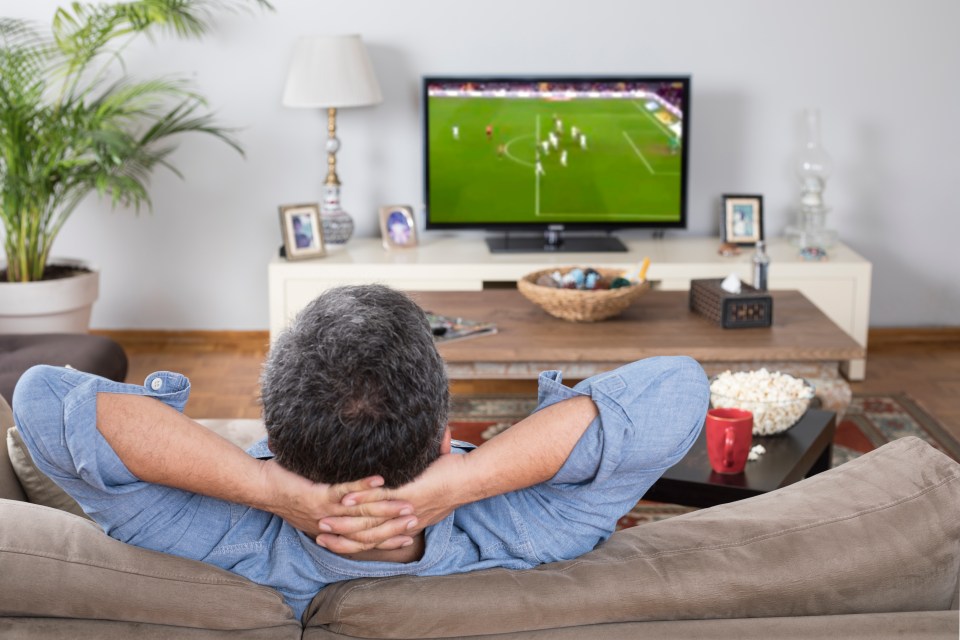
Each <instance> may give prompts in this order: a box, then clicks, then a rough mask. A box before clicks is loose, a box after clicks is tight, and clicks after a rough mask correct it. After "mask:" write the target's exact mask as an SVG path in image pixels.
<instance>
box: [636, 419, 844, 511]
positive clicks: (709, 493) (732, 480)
mask: <svg viewBox="0 0 960 640" xmlns="http://www.w3.org/2000/svg"><path fill="white" fill-rule="evenodd" d="M836 430H837V417H836V414H835V413H833V412H832V411H822V410H819V409H811V410H809V411H807V412H806V413H805V414H804V416H803V417H802V418H801V419H800V422H798V423H797V424H795V425H794V426H793V427H792V428H791V429H790V430H789V431H787V432H786V433H783V434H780V435H776V436H764V437H755V438H754V439H753V442H754V444H762V445H763V446H764V447H765V448H766V450H767V451H766V453H764V454H763V456H761V457H760V459H759V460H756V461H753V462H747V468H746V469H745V470H744V472H743V473H738V474H735V475H725V474H721V473H716V472H715V471H713V469H711V468H710V461H709V459H708V458H707V436H706V433H705V432H701V433H700V437H699V438H698V439H697V441H696V442H695V443H694V444H693V446H692V447H691V448H690V451H689V452H688V453H687V455H686V456H684V458H683V459H682V460H681V461H680V462H678V463H677V464H675V465H674V466H672V467H670V468H669V469H667V472H666V473H665V474H663V476H662V477H661V478H660V479H659V480H657V482H656V483H654V485H653V486H652V487H650V490H649V491H647V493H646V495H644V496H643V499H644V500H654V501H657V502H670V503H674V504H683V505H687V506H690V507H712V506H715V505H718V504H723V503H726V502H733V501H735V500H742V499H744V498H750V497H752V496H757V495H760V494H763V493H767V492H770V491H773V490H774V489H779V488H780V487H784V486H786V485H788V484H793V483H794V482H797V481H798V480H802V479H803V478H806V477H809V476H812V475H814V474H817V473H820V472H821V471H826V470H827V469H829V468H830V457H831V455H832V453H833V437H834V434H835V433H836Z"/></svg>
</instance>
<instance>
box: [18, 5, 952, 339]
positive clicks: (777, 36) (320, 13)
mask: <svg viewBox="0 0 960 640" xmlns="http://www.w3.org/2000/svg"><path fill="white" fill-rule="evenodd" d="M64 2H65V0H59V1H58V0H30V1H29V2H27V1H25V0H2V2H0V15H5V16H17V17H26V18H30V19H33V20H36V21H38V22H40V23H42V24H48V23H49V20H50V18H51V16H52V14H53V11H54V10H55V8H56V7H57V6H58V5H60V4H63V3H64ZM276 5H277V11H276V12H275V13H260V12H258V11H255V12H253V13H252V14H249V15H247V14H238V15H226V16H225V17H224V18H223V19H221V20H219V21H218V28H217V29H216V32H215V33H213V34H211V36H210V37H208V38H206V39H204V40H203V41H201V42H180V41H173V40H166V39H165V40H162V41H159V42H157V43H155V44H150V43H142V44H141V45H139V46H136V47H134V48H133V49H132V50H131V51H130V52H129V53H130V55H129V56H128V58H127V60H128V66H129V69H130V71H131V72H132V73H134V74H136V75H138V76H144V75H147V74H156V73H186V74H188V75H190V76H192V77H193V78H194V79H195V81H196V82H197V84H198V86H199V87H200V89H201V91H202V92H203V93H204V94H205V95H206V96H207V97H208V98H209V100H210V102H211V104H212V105H213V106H214V107H215V108H216V110H217V111H218V113H219V114H220V117H221V120H222V122H224V123H229V124H232V125H236V126H238V127H242V128H243V131H242V132H241V133H240V135H239V137H240V139H241V140H242V142H243V143H244V145H245V146H246V150H247V157H246V159H245V160H244V159H241V158H240V157H239V156H237V155H236V154H235V153H233V152H232V151H231V150H229V149H228V148H227V147H226V146H224V145H222V144H219V143H217V142H216V141H214V140H212V139H210V140H208V139H203V138H197V137H194V138H192V139H185V140H184V141H183V143H182V144H181V146H180V148H179V150H178V151H177V153H176V154H175V156H174V157H173V161H174V163H175V164H176V165H177V166H178V167H179V168H180V169H181V171H182V172H183V173H184V174H185V175H186V177H187V179H186V181H181V180H179V179H178V178H176V177H175V176H172V175H170V174H168V173H163V172H158V173H157V174H156V175H155V177H154V180H153V190H152V192H153V198H154V205H155V207H154V211H153V213H141V214H140V215H139V216H136V215H134V214H133V213H132V212H127V211H111V210H110V207H109V204H107V203H103V202H99V201H96V200H95V199H90V200H88V201H87V202H85V203H84V204H83V205H82V206H81V208H80V209H79V210H78V212H77V213H76V215H75V216H74V218H72V219H71V221H70V222H69V223H68V224H67V225H66V227H65V228H64V230H63V233H62V235H61V237H60V239H59V241H58V243H57V245H56V249H55V254H58V255H64V256H76V257H82V258H86V259H89V260H92V261H94V262H95V263H97V264H99V265H100V266H101V267H102V268H103V276H102V277H103V281H102V290H101V297H100V301H99V302H98V304H97V306H96V307H95V311H94V318H93V324H94V326H95V327H97V328H161V329H240V330H243V329H265V328H266V327H267V282H266V263H267V261H268V260H269V258H270V256H271V255H272V254H273V253H274V252H275V251H276V249H277V246H278V244H279V242H280V236H279V225H278V221H277V205H278V204H281V203H294V202H303V201H308V202H309V201H313V202H316V201H317V200H318V199H319V187H320V183H321V180H322V176H323V172H324V166H325V165H324V162H325V158H324V156H323V154H322V153H321V148H322V144H323V140H324V137H325V119H324V116H323V114H321V113H320V112H313V111H311V110H298V109H288V108H285V107H283V106H281V104H280V96H281V91H282V87H283V83H284V80H285V76H286V69H287V63H288V61H289V57H290V54H291V51H292V47H293V43H294V41H295V40H296V38H297V37H298V36H300V35H306V34H335V33H360V34H362V35H363V37H364V40H365V41H366V43H367V45H368V48H369V49H370V52H371V56H372V58H373V63H374V67H375V69H376V72H377V74H378V76H379V78H380V82H381V85H382V88H383V92H384V97H385V100H384V102H383V104H381V105H379V106H376V107H371V108H366V109H357V110H348V111H347V110H345V111H342V112H341V114H340V118H339V133H340V137H341V139H342V140H343V150H342V151H341V152H340V154H339V155H338V169H339V174H340V177H341V179H342V181H343V183H344V191H343V201H344V206H345V208H346V209H347V210H348V211H349V212H351V214H352V215H353V216H354V217H355V219H356V221H357V227H358V230H357V233H358V235H362V236H373V235H377V234H378V230H377V222H376V210H377V207H378V206H379V205H381V204H384V203H388V202H406V203H412V204H416V203H420V202H421V201H422V195H421V151H420V138H419V136H420V121H419V104H418V82H419V77H420V75H421V74H428V73H433V74H439V73H446V74H469V73H491V74H496V73H510V74H513V73H518V74H522V73H544V72H546V73H556V74H562V73H628V72H636V73H647V72H650V73H690V74H692V76H693V98H692V105H691V112H692V120H691V122H692V132H691V138H690V149H691V153H692V172H691V181H690V209H689V219H690V223H689V230H688V231H686V232H683V233H688V234H692V235H715V234H716V229H717V214H716V201H717V199H718V197H719V195H720V194H721V193H724V192H747V193H762V194H764V196H765V204H766V207H767V233H768V235H776V234H779V233H780V232H781V231H782V229H783V228H784V227H785V226H786V225H787V224H790V223H792V222H793V216H794V214H793V210H792V207H793V203H794V202H795V201H796V197H797V189H796V184H795V180H794V178H793V177H792V176H791V173H790V169H789V163H790V157H791V154H792V153H793V152H794V150H795V149H796V137H795V123H796V120H797V118H798V115H799V113H800V111H801V109H802V108H804V107H807V106H816V107H819V108H820V109H821V111H822V117H823V139H824V144H825V146H826V148H827V149H828V150H829V151H830V152H831V154H832V155H833V157H834V160H835V164H836V171H835V175H834V177H833V178H832V179H831V180H830V182H829V183H828V189H827V192H826V196H827V200H828V203H829V204H831V205H833V207H834V212H833V213H832V214H831V219H830V223H831V226H834V227H835V228H837V229H839V231H840V233H841V238H842V239H843V240H844V241H845V242H846V243H847V244H849V245H851V246H852V247H853V248H854V249H856V250H857V251H858V252H860V253H861V254H863V255H864V256H865V257H866V258H868V259H869V260H871V261H872V262H873V263H874V286H873V302H872V309H871V312H872V317H871V324H872V325H874V326H911V325H944V324H945V325H960V284H958V282H960V278H958V276H957V273H956V272H957V271H958V267H960V259H958V258H957V254H958V252H960V251H958V242H960V215H958V214H960V210H958V209H960V207H958V204H957V203H958V202H960V161H958V157H960V155H958V154H960V109H958V106H960V80H958V79H960V38H957V37H956V29H957V25H960V3H958V2H957V1H956V0H912V1H910V2H908V1H906V0H842V1H838V0H804V1H803V2H786V1H773V0H723V1H719V0H669V1H664V0H658V1H656V2H653V1H649V0H642V1H641V0H592V1H591V2H578V1H576V0H487V1H485V2H469V3H468V2H451V1H441V0H434V1H432V2H431V1H429V0H405V1H403V2H397V1H396V0H355V1H353V2H342V1H341V2H328V1H320V0H276ZM679 233H680V232H674V233H673V234H679ZM673 234H671V235H673ZM773 268H775V265H774V267H773Z"/></svg>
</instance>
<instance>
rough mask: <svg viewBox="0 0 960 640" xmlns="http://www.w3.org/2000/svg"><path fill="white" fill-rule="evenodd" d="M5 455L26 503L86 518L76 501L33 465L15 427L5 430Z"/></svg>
mask: <svg viewBox="0 0 960 640" xmlns="http://www.w3.org/2000/svg"><path fill="white" fill-rule="evenodd" d="M7 454H8V455H9V456H10V465H11V466H12V467H13V472H14V473H15V474H16V476H17V479H18V480H19V481H20V486H21V487H23V492H24V493H25V494H26V497H27V500H28V501H30V502H32V503H33V504H39V505H43V506H45V507H52V508H54V509H60V510H61V511H66V512H67V513H72V514H73V515H75V516H80V517H81V518H88V516H87V514H85V513H84V512H83V509H81V508H80V505H79V504H77V501H76V500H74V499H73V498H71V497H70V496H68V495H67V492H66V491H64V490H63V489H61V488H60V485H58V484H57V483H56V482H54V481H53V480H51V479H50V478H49V477H47V476H46V475H45V474H44V473H43V472H42V471H40V469H38V468H37V466H36V465H35V464H34V463H33V458H32V457H30V452H29V451H28V450H27V445H25V444H24V443H23V438H22V437H21V436H20V431H19V430H17V428H16V427H10V428H9V429H8V430H7Z"/></svg>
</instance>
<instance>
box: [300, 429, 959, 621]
mask: <svg viewBox="0 0 960 640" xmlns="http://www.w3.org/2000/svg"><path fill="white" fill-rule="evenodd" d="M958 575H960V465H958V464H957V463H956V462H954V461H953V460H951V459H949V458H948V457H946V456H945V455H943V454H942V453H940V452H938V451H937V450H935V449H933V448H932V447H931V446H929V445H928V444H926V443H924V442H922V441H921V440H919V439H917V438H903V439H901V440H897V441H895V442H893V443H890V444H888V445H885V446H883V447H881V448H880V449H877V450H876V451H873V452H871V453H869V454H866V455H864V456H862V457H860V458H858V459H856V460H854V461H852V462H849V463H847V464H844V465H842V466H840V467H838V468H836V469H832V470H830V471H827V472H824V473H821V474H819V475H817V476H814V477H812V478H809V479H807V480H804V481H802V482H799V483H796V484H794V485H791V486H788V487H785V488H783V489H780V490H778V491H774V492H772V493H769V494H766V495H763V496H758V497H756V498H751V499H748V500H742V501H740V502H736V503H731V504H727V505H721V506H719V507H713V508H711V509H704V510H701V511H697V512H694V513H691V514H688V515H685V516H679V517H676V518H671V519H669V520H664V521H660V522H656V523H651V524H647V525H643V526H639V527H634V528H631V529H626V530H624V531H620V532H617V533H615V534H614V535H613V536H612V537H611V538H610V539H609V540H608V541H607V542H606V543H604V544H602V545H601V546H599V547H598V548H597V549H595V550H594V551H592V552H590V553H588V554H586V555H584V556H581V557H580V558H577V559H575V560H569V561H566V562H559V563H553V564H549V565H543V566H540V567H536V568H534V569H529V570H525V571H508V570H504V569H493V570H487V571H478V572H475V573H471V574H462V575H451V576H443V577H429V578H425V577H409V576H402V577H393V578H378V579H365V580H355V581H352V582H346V583H340V584H336V585H332V586H329V587H327V588H325V589H324V590H323V591H321V592H320V594H319V595H318V596H317V598H316V599H315V600H314V601H313V603H311V606H310V608H309V609H308V610H307V613H306V614H305V617H306V619H307V621H308V622H307V626H308V627H325V629H326V630H329V631H331V632H333V633H339V634H344V635H349V636H360V637H371V638H420V637H433V638H437V637H447V636H451V637H454V636H467V635H484V634H496V633H512V632H518V631H526V630H534V629H551V628H563V627H574V626H577V625H588V624H598V623H617V622H625V621H645V620H678V619H710V618H725V619H733V618H747V617H778V616H780V617H791V616H809V615H844V614H857V613H880V612H901V611H928V610H947V609H950V608H951V606H955V598H956V593H957V588H958V582H957V580H958ZM484 613H486V614H487V615H484ZM318 637H322V635H321V636H318Z"/></svg>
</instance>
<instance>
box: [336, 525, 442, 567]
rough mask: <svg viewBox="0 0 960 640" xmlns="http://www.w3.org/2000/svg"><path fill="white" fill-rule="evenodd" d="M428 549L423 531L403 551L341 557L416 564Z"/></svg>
mask: <svg viewBox="0 0 960 640" xmlns="http://www.w3.org/2000/svg"><path fill="white" fill-rule="evenodd" d="M425 549H426V544H425V537H424V534H423V532H422V531H421V532H420V533H418V534H417V535H416V536H414V538H413V544H411V545H410V546H407V547H403V548H401V549H390V550H384V549H368V550H367V551H361V552H359V553H341V554H339V555H341V556H343V557H344V558H349V559H350V560H370V561H375V562H400V563H407V562H416V561H417V560H419V559H420V558H422V557H423V552H424V550H425Z"/></svg>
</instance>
